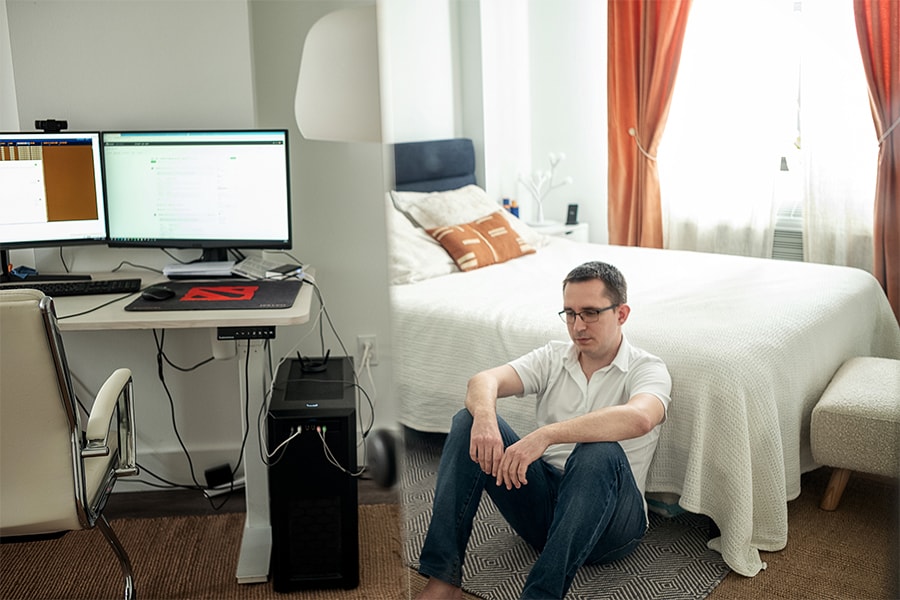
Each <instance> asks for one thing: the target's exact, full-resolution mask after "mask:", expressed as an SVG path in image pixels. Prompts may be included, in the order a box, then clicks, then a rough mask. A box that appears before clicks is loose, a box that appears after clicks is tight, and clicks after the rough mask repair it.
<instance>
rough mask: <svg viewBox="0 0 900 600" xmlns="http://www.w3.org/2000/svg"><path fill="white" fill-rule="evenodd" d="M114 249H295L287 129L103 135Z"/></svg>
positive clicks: (218, 254) (218, 257)
mask: <svg viewBox="0 0 900 600" xmlns="http://www.w3.org/2000/svg"><path fill="white" fill-rule="evenodd" d="M101 139H102V144H101V145H102V152H101V154H102V158H103V173H104V175H103V180H104V184H105V190H106V215H107V232H108V237H109V245H110V246H113V247H125V246H144V247H152V248H199V249H201V250H202V251H203V254H202V257H201V259H200V260H203V261H222V260H226V259H227V251H228V249H289V248H291V193H290V190H291V188H290V178H289V173H290V162H289V159H288V132H287V130H285V129H266V130H262V129H260V130H224V131H203V130H192V131H104V132H103V133H102V138H101Z"/></svg>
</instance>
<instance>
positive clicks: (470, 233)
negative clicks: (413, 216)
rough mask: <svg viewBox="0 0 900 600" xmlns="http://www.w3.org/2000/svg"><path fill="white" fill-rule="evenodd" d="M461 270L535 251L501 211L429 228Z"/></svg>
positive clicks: (499, 261) (495, 262)
mask: <svg viewBox="0 0 900 600" xmlns="http://www.w3.org/2000/svg"><path fill="white" fill-rule="evenodd" d="M427 231H428V233H429V234H430V235H431V236H432V237H434V239H436V240H437V241H438V242H440V244H441V246H443V247H444V249H446V250H447V252H448V253H449V254H450V256H451V257H452V258H453V260H454V261H455V262H456V265H457V266H458V267H459V268H460V270H462V271H471V270H472V269H478V268H481V267H486V266H487V265H493V264H497V263H502V262H506V261H508V260H511V259H513V258H518V257H520V256H523V255H525V254H531V253H533V252H534V248H533V247H532V246H531V245H529V244H528V243H527V242H526V241H525V240H523V239H522V237H521V236H519V235H518V233H517V232H516V231H515V230H513V229H512V227H510V225H509V222H508V221H507V220H506V218H504V216H503V215H502V214H501V213H500V211H497V212H494V213H491V214H490V215H488V216H486V217H482V218H480V219H475V220H474V221H472V222H471V223H463V224H461V225H448V226H445V227H437V228H434V229H428V230H427Z"/></svg>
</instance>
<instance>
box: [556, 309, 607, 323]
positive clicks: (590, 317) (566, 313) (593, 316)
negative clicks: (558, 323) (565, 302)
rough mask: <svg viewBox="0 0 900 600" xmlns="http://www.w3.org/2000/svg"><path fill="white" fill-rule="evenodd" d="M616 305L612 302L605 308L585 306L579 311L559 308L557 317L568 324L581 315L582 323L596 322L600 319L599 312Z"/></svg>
mask: <svg viewBox="0 0 900 600" xmlns="http://www.w3.org/2000/svg"><path fill="white" fill-rule="evenodd" d="M617 306H619V305H618V304H612V305H610V306H607V307H606V308H586V309H584V310H583V311H581V312H575V311H574V310H568V309H566V310H561V311H559V318H560V319H562V320H563V321H564V322H565V323H568V324H569V325H572V324H574V323H575V317H581V321H582V322H583V323H596V322H597V321H598V320H600V313H603V312H606V311H608V310H612V309H614V308H616V307H617Z"/></svg>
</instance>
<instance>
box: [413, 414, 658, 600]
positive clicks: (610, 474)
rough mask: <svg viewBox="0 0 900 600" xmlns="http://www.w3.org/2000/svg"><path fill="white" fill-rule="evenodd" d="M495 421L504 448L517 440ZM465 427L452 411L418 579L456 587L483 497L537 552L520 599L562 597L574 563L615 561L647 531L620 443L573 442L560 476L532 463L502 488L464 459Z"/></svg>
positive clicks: (465, 418)
mask: <svg viewBox="0 0 900 600" xmlns="http://www.w3.org/2000/svg"><path fill="white" fill-rule="evenodd" d="M498 423H499V426H500V434H501V436H502V437H503V443H504V446H505V447H509V446H510V445H511V444H513V443H514V442H516V441H517V440H518V439H519V436H518V435H516V433H515V432H514V431H513V430H512V428H511V427H510V426H509V425H508V424H507V423H506V422H505V421H504V420H503V419H502V418H499V417H498ZM471 429H472V416H471V415H470V414H469V411H468V410H466V409H463V410H461V411H459V412H458V413H457V414H456V416H455V417H453V425H452V427H451V428H450V433H449V434H448V435H447V440H446V442H445V443H444V449H443V452H442V453H441V461H440V466H439V467H438V474H437V484H436V485H435V492H434V510H433V513H432V516H431V523H430V525H429V526H428V534H427V535H426V537H425V543H424V545H423V547H422V553H421V555H420V557H419V573H421V574H422V575H424V576H426V577H435V578H437V579H440V580H441V581H445V582H447V583H451V584H453V585H455V586H461V585H462V566H463V562H464V558H465V552H466V546H467V544H468V542H469V536H470V535H471V533H472V521H473V520H474V518H475V511H476V510H478V504H479V502H480V501H481V492H482V491H487V493H488V495H489V496H490V497H491V499H492V500H493V501H494V504H495V505H496V506H497V508H498V510H499V511H500V513H501V514H502V515H503V517H504V518H505V519H506V520H507V522H509V524H510V525H511V526H512V528H513V529H514V530H515V531H516V533H517V534H519V535H520V536H521V537H522V538H523V539H524V540H525V541H526V542H528V543H529V544H530V545H531V546H532V547H534V549H535V550H537V551H538V552H539V553H540V556H539V557H538V559H537V561H536V562H535V563H534V566H533V567H532V569H531V572H530V573H529V575H528V578H527V580H526V581H525V587H524V589H523V590H522V595H521V596H520V597H521V598H543V599H546V598H562V597H563V596H565V595H566V592H567V591H568V589H569V586H571V585H572V580H573V579H574V578H575V572H576V571H577V570H578V568H579V567H580V566H581V565H583V564H598V563H604V562H611V561H614V560H617V559H619V558H622V557H624V556H626V555H627V554H629V553H630V552H631V551H632V550H634V549H635V548H636V547H637V545H638V544H639V543H640V541H641V538H642V537H643V536H644V533H645V532H646V527H647V523H646V513H645V512H644V502H643V498H642V497H641V494H640V491H639V490H638V487H637V484H636V483H635V481H634V476H633V475H632V473H631V467H630V466H629V464H628V460H627V459H626V457H625V452H624V451H623V450H622V447H621V446H620V445H619V444H617V443H615V442H597V443H587V444H577V445H576V446H575V450H574V451H573V452H572V454H571V455H570V456H569V458H568V460H567V461H566V468H565V473H564V474H563V473H562V472H560V471H559V469H556V468H555V467H553V466H551V465H549V464H547V463H546V462H544V461H543V460H537V461H535V462H534V463H532V464H531V465H530V466H529V467H528V473H527V476H526V477H527V479H528V485H524V486H522V487H521V488H519V489H516V488H513V489H511V490H507V489H506V486H497V485H496V481H495V479H494V478H493V477H491V476H490V475H486V474H485V473H484V472H483V471H482V470H481V467H480V466H479V465H478V464H477V463H475V462H474V461H472V459H471V458H470V457H469V436H470V432H471Z"/></svg>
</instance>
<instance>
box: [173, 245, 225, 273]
mask: <svg viewBox="0 0 900 600" xmlns="http://www.w3.org/2000/svg"><path fill="white" fill-rule="evenodd" d="M234 263H235V261H233V260H228V249H227V248H204V249H203V255H202V256H201V257H200V258H198V259H197V260H195V261H193V262H190V263H187V264H181V263H174V264H169V265H166V266H165V267H164V268H163V275H165V276H166V277H168V278H169V279H227V278H230V277H233V276H234V275H233V274H232V272H231V270H232V269H233V268H234Z"/></svg>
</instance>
